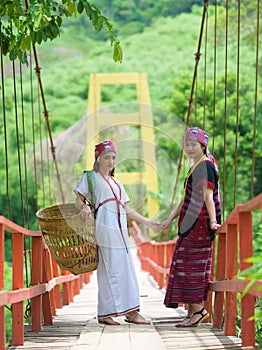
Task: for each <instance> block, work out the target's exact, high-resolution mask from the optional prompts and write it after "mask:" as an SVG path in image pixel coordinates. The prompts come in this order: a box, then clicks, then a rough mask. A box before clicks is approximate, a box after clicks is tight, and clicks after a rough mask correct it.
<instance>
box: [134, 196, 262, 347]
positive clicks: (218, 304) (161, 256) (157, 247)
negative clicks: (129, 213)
mask: <svg viewBox="0 0 262 350" xmlns="http://www.w3.org/2000/svg"><path fill="white" fill-rule="evenodd" d="M261 209H262V193H261V194H259V195H258V196H257V197H255V198H253V199H251V200H250V201H249V202H247V203H246V204H240V205H237V206H236V208H235V209H234V210H233V211H232V213H231V214H230V215H229V217H228V218H227V219H226V221H225V222H224V223H223V225H222V226H221V228H220V229H219V230H218V231H217V234H218V239H217V249H214V256H213V268H212V276H211V279H212V281H213V282H212V283H211V285H210V291H209V293H210V298H209V301H207V302H206V305H205V307H206V308H207V309H208V311H209V313H210V315H213V318H212V320H211V317H210V319H209V320H208V322H211V321H212V322H213V328H220V329H222V328H224V333H225V335H227V336H235V335H236V323H237V293H242V292H243V291H244V289H245V288H246V286H247V284H248V283H249V281H248V280H243V279H238V274H239V272H241V271H243V270H245V269H247V268H248V267H250V266H252V264H251V263H250V262H247V261H246V259H247V258H249V257H252V256H253V227H252V212H253V211H256V210H261ZM133 235H134V239H135V241H136V243H137V248H138V256H139V258H140V260H141V265H142V269H143V270H145V271H147V272H149V273H150V274H151V275H152V276H153V277H154V279H155V280H156V282H157V283H158V285H159V287H160V288H163V287H164V286H165V283H166V279H167V276H168V272H169V265H170V262H171V257H172V254H173V251H174V248H175V240H172V241H168V242H161V243H157V242H155V241H145V240H144V239H143V237H142V234H141V231H140V229H139V227H138V226H137V224H136V223H133ZM214 244H215V243H214ZM214 248H215V247H214ZM214 265H216V271H215V273H214ZM261 285H262V280H260V281H258V282H257V283H256V284H255V285H254V286H253V287H252V288H251V289H250V290H249V293H248V294H246V295H245V296H244V297H242V298H241V334H242V347H243V348H244V347H245V348H250V349H257V347H256V343H255V321H254V320H252V319H250V318H252V316H254V313H255V296H258V297H262V290H257V287H258V286H261Z"/></svg>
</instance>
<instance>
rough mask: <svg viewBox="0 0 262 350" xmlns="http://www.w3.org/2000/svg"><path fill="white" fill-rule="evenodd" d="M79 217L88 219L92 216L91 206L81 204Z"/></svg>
mask: <svg viewBox="0 0 262 350" xmlns="http://www.w3.org/2000/svg"><path fill="white" fill-rule="evenodd" d="M80 217H81V219H83V220H87V219H89V220H90V219H91V218H92V212H91V208H90V207H89V206H88V205H85V206H83V208H82V209H81V211H80Z"/></svg>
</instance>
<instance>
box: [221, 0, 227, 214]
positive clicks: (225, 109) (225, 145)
mask: <svg viewBox="0 0 262 350" xmlns="http://www.w3.org/2000/svg"><path fill="white" fill-rule="evenodd" d="M227 60H228V0H226V38H225V83H224V116H223V120H224V158H223V209H222V214H223V219H224V217H225V207H226V164H227V162H226V161H227V157H226V151H227V134H226V131H227V85H228V80H227V78H228V77H227V66H228V62H227Z"/></svg>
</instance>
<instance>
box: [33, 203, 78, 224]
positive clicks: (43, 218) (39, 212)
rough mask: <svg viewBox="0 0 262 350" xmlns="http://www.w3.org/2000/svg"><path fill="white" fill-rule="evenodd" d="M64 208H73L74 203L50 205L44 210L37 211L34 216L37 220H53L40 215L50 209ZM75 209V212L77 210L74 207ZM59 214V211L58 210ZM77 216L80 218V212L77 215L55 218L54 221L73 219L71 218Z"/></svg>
mask: <svg viewBox="0 0 262 350" xmlns="http://www.w3.org/2000/svg"><path fill="white" fill-rule="evenodd" d="M63 206H64V207H65V206H75V204H74V203H62V204H54V205H50V206H48V207H45V208H42V209H39V210H38V211H37V212H36V216H37V218H39V219H42V220H54V217H46V216H42V215H41V213H43V212H44V211H45V210H48V209H52V208H59V207H63ZM75 209H76V210H77V208H76V207H75ZM60 212H61V210H60ZM77 216H80V212H79V213H78V214H71V215H62V216H61V217H56V218H55V219H56V220H64V219H66V218H73V217H77Z"/></svg>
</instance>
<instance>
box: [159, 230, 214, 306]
mask: <svg viewBox="0 0 262 350" xmlns="http://www.w3.org/2000/svg"><path fill="white" fill-rule="evenodd" d="M212 249H213V244H212V241H211V240H210V238H209V237H207V236H206V235H203V232H195V230H193V231H191V232H190V233H189V234H188V235H187V236H186V237H182V236H180V237H179V238H178V240H177V243H176V248H175V251H174V254H173V258H172V263H171V266H170V271H169V276H168V284H167V291H166V295H165V300H164V304H165V305H166V306H167V307H172V308H177V307H178V303H183V304H193V303H200V302H202V301H205V300H207V297H208V287H209V281H210V274H211V262H212Z"/></svg>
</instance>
